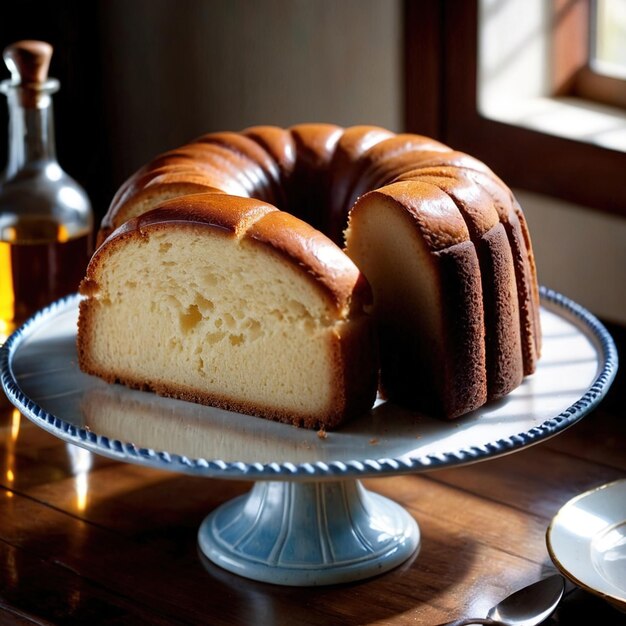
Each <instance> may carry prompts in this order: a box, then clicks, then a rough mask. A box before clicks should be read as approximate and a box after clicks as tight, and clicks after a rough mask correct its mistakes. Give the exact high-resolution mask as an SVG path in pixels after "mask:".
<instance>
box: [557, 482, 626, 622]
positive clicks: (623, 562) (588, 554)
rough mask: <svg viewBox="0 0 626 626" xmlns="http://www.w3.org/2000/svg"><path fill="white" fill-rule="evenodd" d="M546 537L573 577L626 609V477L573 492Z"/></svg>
mask: <svg viewBox="0 0 626 626" xmlns="http://www.w3.org/2000/svg"><path fill="white" fill-rule="evenodd" d="M546 542H547V545H548V551H549V553H550V556H551V558H552V560H553V561H554V564H555V565H556V566H557V567H558V568H559V569H560V570H561V572H562V573H563V574H564V575H565V576H567V578H569V579H570V580H571V581H572V582H573V583H575V584H576V585H578V586H579V587H582V588H583V589H585V590H587V591H590V592H591V593H594V594H596V595H598V596H601V597H602V598H604V599H605V600H607V601H608V602H610V603H611V604H613V605H614V606H616V607H617V608H618V609H620V610H622V611H626V478H624V479H621V480H616V481H613V482H610V483H607V484H605V485H602V486H600V487H596V488H595V489H592V490H590V491H586V492H585V493H582V494H580V495H578V496H576V497H575V498H572V499H571V500H570V501H569V502H567V504H565V505H564V506H563V507H562V508H561V509H560V510H559V512H558V513H557V514H556V515H555V517H554V518H553V520H552V522H551V523H550V526H549V527H548V532H547V534H546Z"/></svg>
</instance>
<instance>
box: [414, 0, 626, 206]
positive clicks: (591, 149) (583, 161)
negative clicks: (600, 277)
mask: <svg viewBox="0 0 626 626" xmlns="http://www.w3.org/2000/svg"><path fill="white" fill-rule="evenodd" d="M612 1H614V0H604V2H602V1H600V2H598V3H596V2H593V3H592V2H591V0H443V1H442V2H437V1H435V0H432V1H430V0H422V1H420V2H413V1H412V0H407V4H406V19H405V23H406V32H405V34H406V40H407V45H406V54H407V57H406V80H407V84H406V110H407V115H406V120H407V127H408V129H409V130H413V131H416V132H424V133H425V134H434V135H435V136H437V137H440V138H441V139H443V140H444V141H446V142H448V143H449V144H451V145H453V146H454V147H455V148H458V149H461V150H465V151H467V152H470V153H472V154H474V155H475V156H477V157H478V158H481V159H482V160H484V161H485V162H487V163H489V164H490V165H491V166H492V167H493V168H494V169H495V170H496V171H497V172H498V173H499V174H500V175H501V176H502V177H503V178H504V179H505V180H506V181H507V182H508V183H509V184H510V185H511V186H513V187H519V188H522V189H526V190H529V191H536V192H540V193H544V194H548V195H551V196H554V197H557V198H561V199H565V200H569V201H572V202H575V203H577V204H580V205H585V206H588V207H592V208H594V209H598V210H604V211H608V212H611V213H614V214H617V215H623V216H626V185H625V184H624V182H623V181H624V172H626V109H620V108H617V107H616V106H615V101H614V100H610V101H609V100H607V98H604V97H603V96H602V94H603V93H605V92H604V91H602V90H603V89H606V86H604V87H602V88H601V89H600V88H598V85H597V80H598V79H599V78H602V79H605V80H608V81H612V87H611V89H610V91H612V93H613V95H614V96H615V95H617V97H618V102H619V98H620V97H621V98H624V99H626V82H623V81H622V80H621V79H619V78H615V77H614V76H611V77H607V76H604V75H600V74H599V73H598V72H597V71H596V69H597V68H596V67H594V61H591V59H592V58H593V59H595V58H596V57H595V56H594V57H591V56H590V51H591V50H592V46H591V44H592V41H593V42H595V43H594V45H596V44H597V45H598V47H597V48H593V49H594V50H595V49H598V50H600V49H601V48H600V43H599V39H598V36H599V37H600V38H601V37H607V35H603V33H604V32H606V31H602V30H600V31H599V35H598V36H596V35H594V37H593V38H592V37H591V32H592V30H591V26H592V17H593V16H597V20H598V21H597V23H598V24H599V25H600V24H601V23H602V19H604V18H603V17H601V16H602V15H604V14H603V13H602V11H605V9H606V6H607V5H608V4H610V3H611V2H612ZM618 3H619V4H621V5H622V6H623V5H624V4H625V3H624V2H623V0H618ZM603 7H604V8H603ZM594 19H596V18H594ZM611 21H614V19H611ZM433 29H434V30H433ZM608 37H609V40H610V38H611V37H612V35H608ZM617 37H618V39H619V40H620V41H621V42H623V41H624V37H623V36H617ZM607 45H608V44H607ZM596 65H597V64H596ZM428 67H430V68H431V69H428V70H426V71H424V68H428ZM433 68H435V69H433ZM593 81H595V82H593ZM591 92H593V93H594V99H592V98H591V96H590V94H591ZM432 94H434V97H433V95H432ZM598 94H600V96H599V95H598ZM433 100H434V102H435V105H432V104H429V105H428V106H427V107H423V103H425V102H426V103H427V102H432V101H433ZM607 102H610V105H608V104H607ZM625 105H626V103H625Z"/></svg>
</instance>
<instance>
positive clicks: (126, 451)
mask: <svg viewBox="0 0 626 626" xmlns="http://www.w3.org/2000/svg"><path fill="white" fill-rule="evenodd" d="M540 295H541V299H542V300H545V301H546V302H548V303H551V304H553V305H556V306H557V307H558V308H561V309H563V310H564V311H565V312H567V313H569V314H570V315H572V316H573V317H575V318H576V319H577V320H579V321H581V322H582V323H583V324H584V325H585V326H586V327H587V329H588V330H589V331H590V332H591V334H592V335H593V337H595V339H596V340H597V341H598V343H599V346H600V350H601V360H602V361H603V364H602V369H601V371H600V373H599V374H598V376H597V378H596V379H595V381H594V382H593V384H592V385H591V387H590V388H589V389H588V390H587V392H586V393H585V394H584V395H583V396H582V397H581V398H579V399H578V400H577V401H576V402H575V403H574V404H572V405H571V406H569V407H568V408H567V409H565V410H564V411H562V412H561V413H559V414H558V415H557V416H555V417H553V418H551V419H548V420H546V421H544V422H543V423H541V424H539V425H538V426H535V427H533V428H531V429H530V430H528V431H526V432H522V433H519V434H517V435H513V436H511V437H509V438H508V439H498V440H495V441H492V442H489V443H486V444H484V445H481V446H472V447H467V448H460V449H458V450H451V451H450V452H445V453H441V454H437V455H426V456H421V457H415V458H411V459H393V458H380V459H367V460H364V461H357V460H354V461H349V462H342V461H335V462H330V463H324V462H322V461H319V462H315V463H300V464H294V463H244V462H240V461H222V460H219V459H218V460H207V459H203V458H198V459H190V458H187V457H185V456H181V455H177V454H170V453H169V452H166V451H157V450H153V449H150V448H139V447H137V446H136V445H135V444H132V443H127V442H122V441H119V440H116V439H110V438H109V437H106V436H104V435H98V434H97V433H94V432H92V431H89V430H86V429H85V428H77V427H76V426H74V425H72V424H70V423H68V422H66V421H64V420H62V419H61V418H59V417H57V416H55V415H52V414H50V413H48V412H46V411H45V410H44V409H42V408H41V407H40V406H39V405H37V404H36V403H35V402H33V401H32V400H31V399H30V398H28V397H27V396H26V395H25V394H24V393H23V392H22V390H21V389H20V387H19V385H18V384H17V381H16V380H15V377H14V375H13V370H12V367H11V361H12V355H13V353H14V352H15V351H16V349H17V347H18V346H19V344H20V342H21V341H22V339H23V338H24V337H25V336H26V335H28V334H29V333H30V332H31V331H32V330H33V328H35V327H36V326H37V325H38V323H40V322H41V320H42V319H45V318H47V317H48V316H49V315H51V314H54V313H55V311H57V310H59V309H62V308H65V307H66V306H67V305H68V304H69V303H71V302H73V301H74V300H77V299H79V298H80V296H78V295H77V294H73V295H70V296H67V297H65V298H62V299H61V300H58V301H56V302H54V303H52V304H51V305H49V306H48V307H46V308H45V309H42V310H41V311H39V312H37V313H36V314H35V315H34V316H33V317H32V318H31V319H30V320H28V321H27V322H26V323H25V324H24V325H23V326H21V327H20V328H19V329H18V330H16V331H15V332H14V333H13V334H12V335H11V336H10V337H9V338H8V339H7V341H6V343H5V344H4V345H3V346H2V347H1V348H0V373H1V378H0V383H1V384H2V387H3V388H4V390H5V392H6V394H7V396H8V398H9V400H10V401H11V402H12V403H13V404H14V405H15V406H16V407H17V408H18V409H19V410H20V411H21V412H22V413H23V414H24V415H25V416H26V417H28V418H29V419H30V420H31V421H33V422H35V423H36V424H38V425H39V426H41V427H42V428H44V429H45V430H47V431H49V432H51V433H52V434H54V435H56V436H58V437H60V438H61V439H63V440H64V441H67V442H70V443H74V444H76V445H78V446H81V447H83V448H86V449H87V450H89V451H91V452H95V453H98V454H102V455H105V456H108V457H112V458H116V459H119V460H121V461H128V462H132V463H138V464H141V465H148V466H151V467H155V468H159V469H169V470H172V471H178V472H184V473H190V474H196V475H198V474H200V475H205V476H214V477H219V478H234V479H249V480H259V479H263V480H272V479H280V480H303V479H304V480H306V479H308V478H310V479H321V478H349V477H354V478H361V477H366V476H373V475H381V474H383V475H384V474H402V473H410V472H417V471H424V470H432V469H437V468H441V467H447V466H452V465H460V464H463V463H473V462H475V461H480V460H483V459H486V458H488V457H491V456H495V455H501V454H505V453H507V452H511V451H513V450H516V449H519V448H522V447H524V446H527V445H530V444H533V443H537V442H539V441H541V440H543V439H546V438H548V437H551V436H552V435H555V434H556V433H558V432H560V431H561V430H564V429H565V428H567V427H569V426H571V425H572V424H574V423H575V422H577V421H578V420H580V419H582V418H583V417H584V416H585V415H586V414H587V413H589V412H590V411H591V410H593V409H594V408H595V407H596V406H597V405H598V403H599V402H600V401H601V400H602V398H603V397H604V396H605V395H606V393H607V391H608V390H609V388H610V386H611V384H612V382H613V380H614V379H615V375H616V373H617V368H618V356H617V350H616V348H615V343H614V342H613V339H612V338H611V336H610V334H609V333H608V331H607V330H606V328H605V327H604V326H603V325H602V323H601V322H600V321H599V320H598V319H597V318H596V317H595V316H594V315H592V314H591V313H590V312H589V311H587V310H586V309H585V308H583V307H582V306H581V305H579V304H577V303H576V302H574V301H572V300H570V299H569V298H567V297H566V296H563V295H562V294H560V293H558V292H556V291H554V290H552V289H549V288H546V287H543V286H542V287H541V288H540Z"/></svg>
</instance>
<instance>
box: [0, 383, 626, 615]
mask: <svg viewBox="0 0 626 626" xmlns="http://www.w3.org/2000/svg"><path fill="white" fill-rule="evenodd" d="M619 382H620V388H618V387H616V386H614V389H613V390H612V392H611V393H610V394H609V396H608V397H607V398H606V400H605V401H604V402H603V403H601V404H600V406H599V407H598V408H597V409H596V410H595V411H594V412H593V413H591V414H590V415H588V416H587V417H586V418H585V419H584V420H582V421H581V422H580V423H579V424H577V425H575V426H573V427H572V428H570V429H568V430H567V431H565V432H564V433H562V434H560V435H558V436H556V437H553V438H552V439H549V440H547V441H545V442H544V443H541V444H538V445H533V446H530V447H528V448H527V449H524V450H521V451H519V452H516V453H513V454H509V455H507V456H504V457H501V458H497V459H492V460H489V461H486V462H480V463H476V464H472V465H467V466H463V467H457V468H453V469H445V470H438V471H434V472H429V473H421V474H411V475H403V476H396V477H385V478H375V479H367V480H366V481H364V482H365V485H366V487H368V488H369V489H372V490H374V491H376V492H378V493H381V494H383V495H385V496H387V497H390V498H392V499H393V500H395V501H397V502H399V503H400V504H402V505H403V506H404V507H405V508H406V509H407V510H408V511H409V512H410V513H411V514H412V515H413V516H414V517H415V518H416V519H417V520H418V522H419V524H420V529H421V533H422V545H421V549H420V552H419V554H418V555H417V556H416V557H414V558H412V559H410V560H409V561H408V562H406V563H404V564H403V565H401V566H400V567H398V568H397V569H395V570H393V571H391V572H389V573H387V574H384V575H381V576H379V577H376V578H372V579H370V580H366V581H362V582H359V583H352V584H345V585H338V586H331V587H320V588H289V587H278V586H273V585H268V584H263V583H257V582H254V581H250V580H246V579H243V578H240V577H238V576H236V575H234V574H231V573H229V572H226V571H224V570H222V569H220V568H218V567H216V566H215V565H213V564H211V563H209V562H208V561H207V560H206V559H205V558H204V557H202V556H201V555H200V554H199V552H198V548H197V531H198V527H199V525H200V523H201V521H202V520H203V518H204V517H205V516H206V515H207V514H208V513H209V512H210V511H211V510H213V509H214V508H215V507H216V506H218V505H220V504H221V503H222V502H225V501H227V500H229V499H231V498H233V497H235V496H237V495H240V494H242V493H244V492H246V491H247V490H248V489H249V487H250V485H249V484H248V483H246V482H242V481H225V480H214V479H202V478H198V477H191V476H186V475H180V474H175V473H170V472H166V471H158V470H153V469H149V468H144V467H140V466H136V465H130V464H126V463H120V462H116V461H112V460H109V459H104V458H101V457H98V456H94V455H91V454H88V453H85V452H84V451H77V449H76V448H74V447H73V446H70V445H66V444H65V443H63V442H61V441H59V440H58V439H56V438H55V437H53V436H51V435H49V434H48V433H46V432H44V431H42V430H41V429H40V428H38V427H37V426H35V425H33V424H32V423H30V422H29V421H28V420H26V418H23V417H21V418H20V417H19V415H17V414H16V412H15V411H14V410H13V409H12V407H11V406H10V405H8V404H7V403H6V401H5V402H4V403H3V404H2V408H1V409H0V470H1V474H0V520H1V522H0V625H2V624H132V625H136V624H140V625H142V624H155V625H157V626H159V625H164V624H174V625H178V624H211V625H213V624H216V625H221V624H241V625H247V624H254V625H256V624H268V625H273V624H303V625H305V626H306V625H311V626H313V625H315V626H318V625H326V624H342V625H343V624H346V625H350V624H354V625H357V624H360V625H362V624H393V625H395V624H424V625H427V626H433V625H435V624H440V623H442V622H445V621H447V620H451V619H456V618H461V617H471V616H476V615H484V614H485V613H486V611H487V609H488V608H489V607H490V606H491V605H492V604H494V603H495V602H497V601H498V600H499V599H501V598H502V597H504V596H505V595H506V594H508V593H510V592H511V591H513V590H514V589H516V588H518V587H521V586H522V585H524V584H527V583H530V582H532V581H534V580H535V579H537V578H539V577H540V576H542V575H543V574H545V573H546V572H548V571H552V570H553V569H554V567H553V565H552V563H551V561H550V558H549V556H548V552H547V548H546V543H545V533H546V529H547V525H548V524H549V521H550V519H551V518H552V516H553V515H554V514H555V513H556V512H557V511H558V509H559V508H560V507H561V506H562V505H563V504H565V502H567V500H569V499H570V498H571V497H572V496H574V495H576V494H577V493H580V492H581V491H585V490H587V489H589V488H592V487H595V486H597V485H599V484H602V483H604V482H607V481H610V480H614V479H616V478H621V477H624V476H625V475H626V436H625V435H626V419H624V412H623V410H622V409H621V408H620V407H622V406H623V400H621V398H623V391H622V387H623V386H622V385H621V381H619ZM85 462H88V465H89V464H90V465H89V467H87V466H86V465H85ZM581 620H582V623H594V624H595V623H598V624H599V623H602V624H604V625H606V626H617V625H618V624H620V625H623V624H624V616H623V614H621V613H619V612H618V611H616V610H615V609H614V608H613V607H611V606H610V605H609V604H607V603H606V602H604V601H602V600H601V599H598V598H596V597H594V596H592V595H590V594H589V593H586V592H584V591H582V590H578V589H574V588H573V587H572V586H570V587H569V593H568V595H567V596H566V598H565V600H564V601H563V603H562V605H561V607H560V608H559V610H558V612H557V613H556V615H555V616H554V617H553V618H551V620H550V621H549V622H548V624H551V625H553V626H554V625H557V624H558V625H561V626H567V625H569V624H574V623H581Z"/></svg>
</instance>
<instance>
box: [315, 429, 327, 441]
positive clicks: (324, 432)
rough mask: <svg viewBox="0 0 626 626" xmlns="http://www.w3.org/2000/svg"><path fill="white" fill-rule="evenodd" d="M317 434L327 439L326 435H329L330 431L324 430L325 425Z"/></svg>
mask: <svg viewBox="0 0 626 626" xmlns="http://www.w3.org/2000/svg"><path fill="white" fill-rule="evenodd" d="M317 436H318V437H319V438H320V439H326V437H328V433H327V432H326V431H325V430H324V427H322V428H320V429H319V430H318V431H317Z"/></svg>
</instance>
